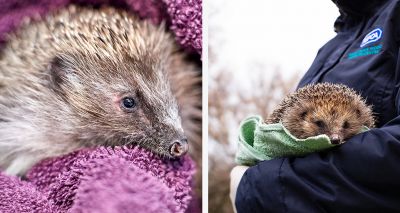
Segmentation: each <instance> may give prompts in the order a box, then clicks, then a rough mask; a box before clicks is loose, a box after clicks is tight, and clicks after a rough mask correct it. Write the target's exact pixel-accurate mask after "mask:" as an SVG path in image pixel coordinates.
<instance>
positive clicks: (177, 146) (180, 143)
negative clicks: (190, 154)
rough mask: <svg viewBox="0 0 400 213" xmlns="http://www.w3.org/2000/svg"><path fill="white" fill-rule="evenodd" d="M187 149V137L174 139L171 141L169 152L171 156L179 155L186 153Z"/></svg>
mask: <svg viewBox="0 0 400 213" xmlns="http://www.w3.org/2000/svg"><path fill="white" fill-rule="evenodd" d="M188 150H189V144H188V142H187V139H186V138H184V139H181V140H176V141H174V142H173V143H172V145H171V147H170V154H171V155H172V156H173V157H181V156H182V155H184V154H186V152H187V151H188Z"/></svg>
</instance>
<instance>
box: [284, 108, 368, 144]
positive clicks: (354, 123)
mask: <svg viewBox="0 0 400 213" xmlns="http://www.w3.org/2000/svg"><path fill="white" fill-rule="evenodd" d="M360 103H362V102H360ZM360 103H357V100H355V101H354V103H350V104H349V103H337V104H332V103H328V102H319V103H318V104H315V105H312V104H306V105H303V106H300V105H298V106H296V107H293V108H292V109H289V110H287V112H286V113H285V115H284V116H283V118H282V123H283V125H284V126H285V127H286V128H287V129H288V130H289V131H290V132H291V133H292V134H293V135H294V136H296V137H297V138H302V139H304V138H307V137H311V136H316V135H321V134H325V135H327V136H328V137H329V139H330V140H331V143H332V144H341V143H344V142H345V140H347V139H349V138H351V137H352V136H354V135H356V134H358V133H359V132H360V131H361V129H362V126H363V125H368V126H369V122H370V121H369V117H370V112H369V111H365V107H363V105H362V104H360Z"/></svg>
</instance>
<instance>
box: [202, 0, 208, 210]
mask: <svg viewBox="0 0 400 213" xmlns="http://www.w3.org/2000/svg"><path fill="white" fill-rule="evenodd" d="M202 3H203V5H202V9H203V11H202V24H203V26H202V30H203V37H202V39H203V43H202V47H203V52H202V67H203V68H202V69H203V70H202V72H203V73H202V86H203V87H202V92H203V97H202V109H203V119H202V125H203V127H202V132H203V135H202V137H203V138H202V139H203V144H202V163H203V167H202V170H203V171H202V172H203V173H202V185H203V188H202V192H203V194H202V208H203V212H204V213H205V212H208V5H207V0H203V1H202Z"/></svg>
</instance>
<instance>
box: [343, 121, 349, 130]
mask: <svg viewBox="0 0 400 213" xmlns="http://www.w3.org/2000/svg"><path fill="white" fill-rule="evenodd" d="M349 127H350V124H349V122H348V121H345V122H344V123H343V125H342V128H343V129H347V128H349Z"/></svg>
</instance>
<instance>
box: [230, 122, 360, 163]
mask: <svg viewBox="0 0 400 213" xmlns="http://www.w3.org/2000/svg"><path fill="white" fill-rule="evenodd" d="M366 130H368V128H367V127H364V128H363V129H362V131H366ZM334 146H336V145H334V144H331V142H330V140H329V137H328V136H326V135H317V136H313V137H309V138H306V139H298V138H296V137H294V136H293V135H292V134H290V132H289V131H288V130H287V129H286V128H285V127H284V126H283V125H282V123H276V124H265V123H264V122H263V119H262V118H261V116H251V117H248V118H246V119H245V120H243V121H242V123H241V124H240V127H239V149H238V151H237V153H236V159H235V160H236V163H238V164H240V165H247V166H253V165H255V164H256V163H257V162H259V161H263V160H270V159H273V158H279V157H290V156H304V155H307V154H310V153H313V152H318V151H322V150H325V149H328V148H331V147H334Z"/></svg>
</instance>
